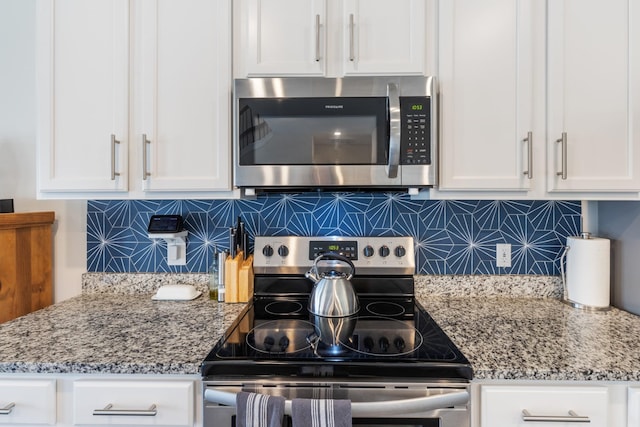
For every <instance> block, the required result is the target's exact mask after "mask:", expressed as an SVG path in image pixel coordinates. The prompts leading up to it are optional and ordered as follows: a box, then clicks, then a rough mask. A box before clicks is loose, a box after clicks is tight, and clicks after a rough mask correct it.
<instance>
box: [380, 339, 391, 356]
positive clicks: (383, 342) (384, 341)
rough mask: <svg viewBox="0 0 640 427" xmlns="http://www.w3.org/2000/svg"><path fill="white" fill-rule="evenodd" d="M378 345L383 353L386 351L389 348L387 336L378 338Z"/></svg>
mask: <svg viewBox="0 0 640 427" xmlns="http://www.w3.org/2000/svg"><path fill="white" fill-rule="evenodd" d="M378 346H380V350H382V352H383V353H386V352H387V350H388V349H389V340H388V339H387V338H385V337H382V338H380V339H379V340H378Z"/></svg>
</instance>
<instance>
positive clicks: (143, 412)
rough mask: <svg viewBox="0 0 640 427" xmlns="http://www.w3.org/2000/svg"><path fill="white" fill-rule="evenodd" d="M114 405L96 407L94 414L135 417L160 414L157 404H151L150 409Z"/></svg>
mask: <svg viewBox="0 0 640 427" xmlns="http://www.w3.org/2000/svg"><path fill="white" fill-rule="evenodd" d="M112 408H113V405H112V404H111V403H109V404H108V405H107V406H105V407H104V408H103V409H94V410H93V415H123V416H134V417H155V416H156V415H157V414H158V411H157V409H156V405H155V404H153V405H151V406H149V409H112Z"/></svg>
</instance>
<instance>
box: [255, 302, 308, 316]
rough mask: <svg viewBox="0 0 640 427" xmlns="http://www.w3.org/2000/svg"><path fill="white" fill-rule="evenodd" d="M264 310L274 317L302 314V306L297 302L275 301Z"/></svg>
mask: <svg viewBox="0 0 640 427" xmlns="http://www.w3.org/2000/svg"><path fill="white" fill-rule="evenodd" d="M264 310H265V311H266V312H267V313H269V314H273V315H274V316H289V315H296V314H298V313H301V312H302V304H301V303H299V302H297V301H273V302H271V303H269V304H267V305H266V307H265V308H264Z"/></svg>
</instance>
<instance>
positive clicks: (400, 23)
mask: <svg viewBox="0 0 640 427" xmlns="http://www.w3.org/2000/svg"><path fill="white" fill-rule="evenodd" d="M426 5H427V3H426V1H425V0H391V1H390V0H344V12H343V14H342V17H341V19H340V20H339V22H338V23H336V25H342V31H343V34H342V41H343V44H342V55H341V57H342V64H343V70H344V74H418V75H421V74H426V73H425V57H426V53H427V46H426V38H425V37H426V33H427V32H426V27H427V25H429V21H428V19H427V15H426V10H427V8H426ZM336 30H337V31H339V30H338V29H336Z"/></svg>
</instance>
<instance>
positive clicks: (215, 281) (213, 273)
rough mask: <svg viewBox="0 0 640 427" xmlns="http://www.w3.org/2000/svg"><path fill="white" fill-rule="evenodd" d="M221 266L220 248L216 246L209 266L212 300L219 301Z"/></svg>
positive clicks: (210, 297)
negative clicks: (219, 272)
mask: <svg viewBox="0 0 640 427" xmlns="http://www.w3.org/2000/svg"><path fill="white" fill-rule="evenodd" d="M219 268H220V267H219V265H218V249H217V248H214V250H213V258H212V259H211V268H209V299H210V300H212V301H218V286H219V274H218V271H219Z"/></svg>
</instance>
